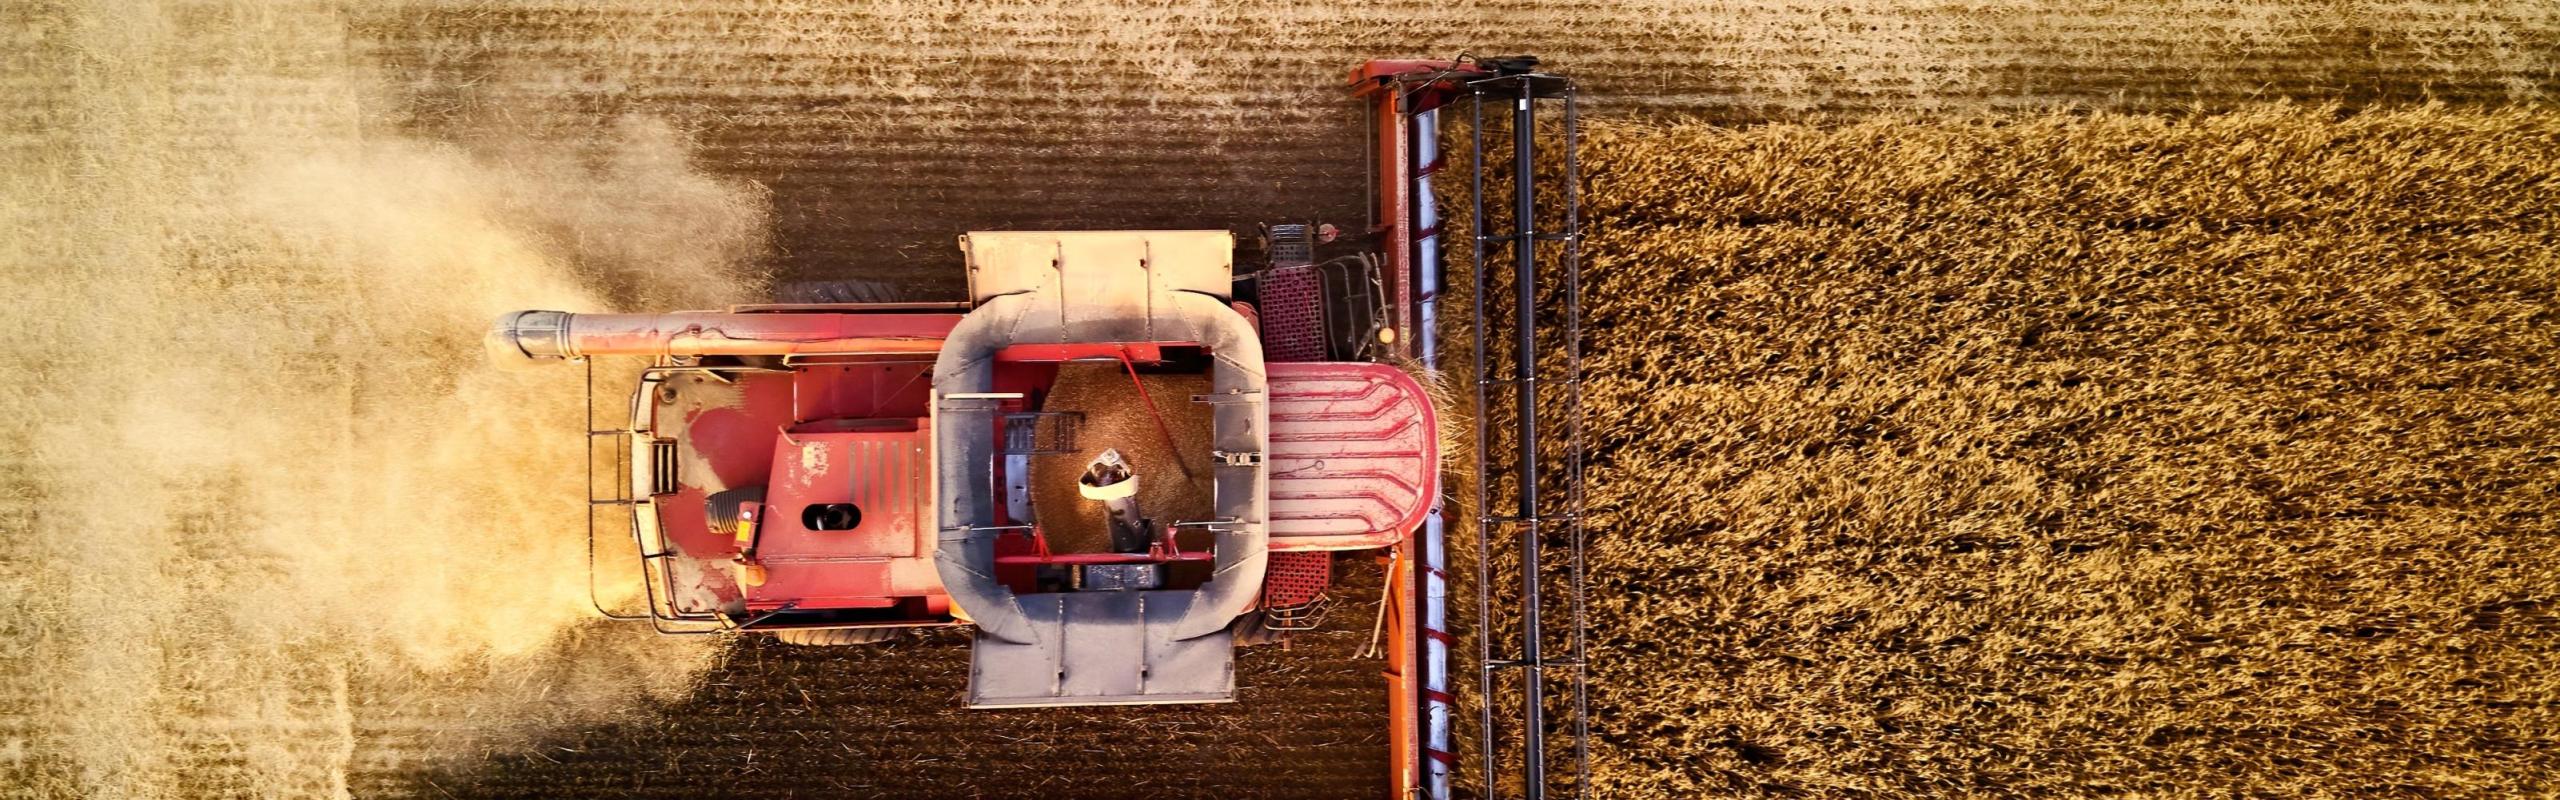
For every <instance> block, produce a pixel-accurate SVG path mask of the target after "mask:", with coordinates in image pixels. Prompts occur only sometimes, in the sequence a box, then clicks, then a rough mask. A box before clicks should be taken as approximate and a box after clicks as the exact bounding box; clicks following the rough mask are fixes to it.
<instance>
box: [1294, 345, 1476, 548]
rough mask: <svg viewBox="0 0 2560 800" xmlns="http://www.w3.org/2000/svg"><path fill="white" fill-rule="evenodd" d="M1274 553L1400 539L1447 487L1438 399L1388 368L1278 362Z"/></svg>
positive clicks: (1368, 545)
mask: <svg viewBox="0 0 2560 800" xmlns="http://www.w3.org/2000/svg"><path fill="white" fill-rule="evenodd" d="M1267 366H1268V368H1269V370H1270V374H1271V452H1270V454H1269V459H1270V464H1271V549H1273V550H1354V549H1367V548H1373V547H1383V546H1386V545H1391V544H1394V543H1396V542H1398V541H1400V540H1402V539H1403V538H1404V535H1405V534H1406V533H1407V532H1409V531H1411V530H1413V528H1414V526H1416V525H1420V524H1421V523H1422V518H1423V514H1424V513H1425V512H1427V511H1428V510H1429V509H1430V506H1431V498H1432V497H1434V496H1436V495H1437V494H1439V491H1440V441H1439V435H1438V431H1437V430H1436V426H1437V424H1438V420H1437V418H1436V417H1435V416H1434V415H1433V411H1432V409H1431V402H1430V397H1429V395H1427V394H1425V393H1424V392H1423V389H1422V384H1421V383H1420V382H1417V381H1415V380H1414V379H1413V376H1411V375H1407V374H1405V373H1404V371H1403V370H1401V369H1397V368H1395V367H1394V366H1390V365H1386V364H1365V363H1332V362H1316V363H1296V364H1290V363H1275V364H1269V365H1267Z"/></svg>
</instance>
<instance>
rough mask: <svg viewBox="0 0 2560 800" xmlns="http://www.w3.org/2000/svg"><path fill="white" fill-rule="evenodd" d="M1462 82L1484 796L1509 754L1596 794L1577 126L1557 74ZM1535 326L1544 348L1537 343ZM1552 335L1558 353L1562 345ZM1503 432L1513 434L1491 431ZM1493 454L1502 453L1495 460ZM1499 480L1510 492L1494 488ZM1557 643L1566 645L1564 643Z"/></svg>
mask: <svg viewBox="0 0 2560 800" xmlns="http://www.w3.org/2000/svg"><path fill="white" fill-rule="evenodd" d="M1467 87H1468V89H1470V90H1471V92H1472V99H1473V102H1472V104H1471V108H1472V111H1473V119H1472V122H1473V124H1472V126H1471V127H1470V130H1469V134H1468V135H1469V136H1470V137H1471V142H1472V144H1473V147H1472V148H1470V158H1471V159H1472V161H1473V164H1472V165H1471V166H1472V167H1473V172H1472V180H1473V185H1472V187H1471V191H1470V199H1471V201H1472V203H1471V208H1470V212H1471V215H1472V216H1471V220H1472V224H1471V225H1470V227H1469V231H1470V232H1471V233H1473V234H1474V236H1473V242H1472V244H1473V252H1474V256H1475V258H1474V260H1473V262H1472V263H1473V265H1474V267H1475V270H1474V271H1475V276H1474V277H1475V292H1476V293H1475V298H1474V299H1475V302H1474V303H1473V304H1472V305H1473V306H1474V307H1475V320H1474V322H1475V337H1474V339H1475V342H1474V345H1475V367H1474V369H1475V373H1476V374H1475V386H1474V388H1475V406H1474V412H1475V419H1476V422H1477V424H1476V426H1475V429H1476V448H1475V467H1476V503H1475V509H1474V510H1475V512H1476V540H1477V544H1478V547H1479V554H1478V557H1477V559H1476V586H1475V589H1476V625H1477V628H1476V641H1477V655H1478V660H1479V662H1480V666H1481V672H1480V678H1479V681H1480V685H1479V690H1480V691H1482V692H1483V695H1482V697H1483V701H1484V702H1483V706H1482V709H1481V712H1480V718H1479V720H1478V722H1479V724H1480V726H1481V727H1480V729H1479V732H1478V735H1479V737H1480V741H1479V742H1478V744H1479V745H1480V746H1481V747H1482V748H1483V750H1482V752H1481V753H1480V761H1481V767H1482V772H1483V774H1482V776H1481V777H1482V779H1483V781H1484V783H1483V791H1484V796H1485V797H1488V798H1499V797H1506V796H1512V795H1509V794H1508V793H1506V792H1505V791H1504V786H1503V782H1502V781H1501V780H1499V779H1500V777H1501V776H1500V775H1499V774H1498V773H1499V772H1500V771H1501V770H1502V769H1503V767H1504V765H1505V764H1506V763H1516V764H1517V768H1518V770H1519V778H1520V782H1519V787H1520V788H1519V791H1518V794H1517V795H1516V796H1517V797H1519V798H1522V800H1543V799H1544V798H1548V797H1587V796H1589V794H1590V735H1591V722H1590V710H1589V709H1590V704H1589V685H1588V681H1587V675H1586V671H1585V663H1586V662H1585V654H1586V648H1585V644H1586V640H1587V639H1588V636H1587V628H1588V625H1587V623H1586V613H1585V607H1584V601H1583V586H1584V567H1583V554H1582V551H1583V527H1582V519H1583V517H1582V512H1583V488H1582V486H1583V484H1582V478H1583V475H1582V468H1583V456H1584V452H1583V447H1584V445H1583V425H1584V420H1583V417H1584V413H1583V405H1582V282H1581V258H1580V256H1581V241H1582V240H1581V228H1580V225H1581V212H1580V208H1579V206H1580V202H1581V197H1580V194H1579V190H1578V187H1577V182H1578V180H1579V178H1580V175H1579V173H1578V171H1577V168H1576V166H1575V163H1574V150H1575V146H1576V145H1577V144H1578V139H1579V136H1580V132H1579V129H1578V122H1579V120H1578V119H1577V116H1576V115H1577V109H1576V106H1575V101H1574V86H1573V82H1572V81H1571V80H1569V79H1567V78H1564V77H1561V76H1556V75H1548V74H1543V73H1535V72H1530V73H1525V74H1504V75H1498V76H1493V77H1485V78H1480V79H1476V80H1473V81H1470V82H1468V84H1467ZM1488 100H1491V101H1493V102H1495V103H1497V104H1500V105H1502V106H1508V109H1507V110H1508V111H1509V112H1510V124H1509V126H1508V132H1509V133H1510V134H1511V135H1510V137H1509V139H1510V142H1509V152H1508V155H1509V156H1510V162H1511V165H1510V170H1511V174H1512V176H1513V180H1512V189H1511V198H1510V200H1511V203H1510V208H1509V209H1508V211H1509V217H1510V219H1509V224H1508V227H1509V230H1506V231H1501V232H1496V231H1493V230H1489V229H1488V228H1487V226H1488V225H1489V224H1496V223H1497V222H1498V221H1497V220H1495V219H1493V218H1492V217H1489V216H1488V215H1487V214H1486V206H1485V164H1486V155H1487V153H1486V150H1485V133H1486V128H1485V106H1486V104H1487V101H1488ZM1550 105H1551V106H1559V107H1560V109H1559V110H1560V111H1561V113H1562V115H1563V117H1562V120H1561V125H1559V126H1555V127H1554V128H1551V129H1550V130H1548V131H1546V132H1544V133H1543V134H1542V132H1541V131H1540V130H1539V128H1538V113H1539V109H1540V107H1541V106H1550ZM1542 138H1544V139H1549V140H1551V141H1550V144H1561V147H1560V148H1559V149H1560V150H1561V151H1562V153H1563V157H1562V162H1561V164H1560V166H1561V169H1560V170H1556V171H1554V172H1551V173H1549V174H1548V175H1547V180H1548V181H1556V182H1561V183H1562V186H1561V187H1560V188H1561V190H1562V191H1561V193H1560V194H1561V198H1562V200H1561V203H1558V202H1557V199H1556V198H1557V195H1558V193H1557V192H1554V191H1549V192H1546V193H1544V196H1542V193H1541V191H1540V189H1541V188H1542V187H1541V185H1540V184H1541V183H1542V182H1545V181H1542V180H1540V175H1539V172H1538V167H1539V160H1538V159H1539V154H1538V145H1539V141H1540V139H1542ZM1552 140H1560V141H1552ZM1550 188H1553V187H1550ZM1542 220H1543V221H1544V222H1545V223H1546V224H1547V225H1548V227H1547V228H1545V229H1541V227H1540V225H1541V222H1542ZM1541 245H1547V246H1546V247H1543V248H1542V247H1541ZM1489 257H1490V260H1489ZM1542 262H1543V263H1542ZM1501 272H1507V273H1508V275H1509V285H1508V286H1507V287H1502V286H1500V285H1499V284H1497V282H1496V281H1495V280H1494V278H1495V276H1496V274H1497V273H1501ZM1500 288H1507V289H1508V290H1509V295H1510V297H1509V298H1508V303H1507V306H1508V307H1507V308H1506V309H1504V310H1505V311H1507V312H1508V313H1507V314H1505V315H1499V316H1497V315H1489V314H1488V312H1487V309H1488V308H1490V307H1494V306H1496V305H1498V303H1497V301H1496V299H1495V297H1493V295H1492V293H1493V292H1495V291H1497V290H1498V289H1500ZM1506 317H1507V318H1506ZM1542 333H1543V334H1545V336H1544V337H1543V338H1544V342H1545V344H1547V345H1548V348H1547V349H1546V350H1545V351H1543V352H1542V351H1541V348H1540V344H1541V339H1542V337H1541V334H1542ZM1559 335H1560V336H1561V338H1562V339H1563V342H1562V343H1561V344H1562V345H1563V346H1562V347H1560V348H1558V347H1555V346H1554V345H1556V344H1557V342H1556V341H1555V339H1556V338H1557V337H1558V336H1559ZM1497 336H1503V337H1507V338H1508V339H1509V343H1510V346H1511V350H1512V353H1511V354H1510V357H1509V358H1507V359H1501V360H1503V361H1505V362H1507V363H1501V364H1497V363H1495V360H1496V358H1497V357H1498V355H1499V354H1498V353H1497V352H1496V351H1494V350H1493V348H1491V347H1489V346H1488V343H1489V342H1490V341H1492V340H1494V339H1495V338H1496V337H1497ZM1504 394H1508V395H1509V396H1508V397H1507V398H1506V397H1502V396H1501V395H1504ZM1502 400H1509V401H1510V402H1509V404H1508V405H1509V406H1510V409H1509V410H1508V412H1507V413H1505V412H1502V411H1499V410H1498V407H1497V405H1495V404H1496V403H1498V402H1500V401H1502ZM1542 406H1543V409H1542ZM1542 411H1544V412H1546V413H1543V414H1542ZM1558 412H1560V413H1558ZM1497 420H1499V422H1497ZM1497 425H1499V427H1501V429H1502V430H1503V431H1504V432H1505V433H1506V434H1507V438H1508V441H1501V440H1498V439H1497V438H1496V437H1495V435H1494V432H1493V429H1495V428H1496V427H1497ZM1496 447H1503V448H1504V449H1505V450H1507V451H1509V452H1508V453H1507V454H1497V453H1495V452H1494V449H1495V448H1496ZM1498 484H1499V485H1500V486H1498ZM1504 487H1507V491H1497V489H1498V488H1504ZM1506 556H1507V559H1505V560H1507V561H1508V565H1516V569H1517V570H1518V572H1519V574H1518V576H1517V581H1518V584H1517V585H1518V590H1519V596H1518V597H1517V600H1518V603H1517V606H1516V607H1506V605H1507V604H1502V603H1497V602H1496V601H1495V599H1494V594H1495V592H1494V589H1493V586H1492V583H1493V581H1495V580H1496V579H1497V578H1498V577H1508V576H1501V575H1498V574H1497V570H1496V565H1495V562H1496V560H1497V559H1498V558H1504V557H1506ZM1508 565H1507V566H1508ZM1559 594H1561V595H1562V596H1561V597H1559V596H1558V595H1559ZM1550 605H1552V606H1554V609H1551V608H1550ZM1550 610H1562V611H1564V612H1566V614H1565V616H1566V617H1567V618H1566V619H1564V620H1557V619H1554V618H1552V617H1551V616H1550V615H1549V613H1548V612H1549V611H1550ZM1559 623H1562V624H1559ZM1497 640H1501V644H1499V645H1498V644H1497ZM1557 645H1562V646H1563V647H1562V650H1563V652H1561V653H1558V652H1557V651H1556V646H1557ZM1498 651H1499V652H1498ZM1507 676H1516V677H1510V678H1509V679H1506V677H1507ZM1551 693H1552V694H1551ZM1551 711H1553V712H1557V713H1552V714H1551V713H1550V712H1551Z"/></svg>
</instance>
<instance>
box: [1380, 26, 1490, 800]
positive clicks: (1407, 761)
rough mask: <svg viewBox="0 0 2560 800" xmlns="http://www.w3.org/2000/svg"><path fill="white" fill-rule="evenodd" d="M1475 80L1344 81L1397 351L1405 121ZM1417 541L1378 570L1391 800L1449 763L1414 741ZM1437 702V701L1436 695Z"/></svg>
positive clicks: (1390, 71)
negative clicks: (1361, 125) (1364, 156)
mask: <svg viewBox="0 0 2560 800" xmlns="http://www.w3.org/2000/svg"><path fill="white" fill-rule="evenodd" d="M1480 74H1483V70H1482V69H1480V68H1478V67H1476V66H1475V65H1473V64H1469V63H1463V62H1458V61H1437V60H1419V59H1381V60H1374V61H1368V62H1365V63H1362V64H1361V65H1360V66H1359V67H1357V68H1355V69H1353V70H1352V71H1351V80H1350V84H1351V91H1352V93H1353V94H1354V95H1355V96H1357V97H1359V98H1360V101H1361V102H1362V103H1363V104H1365V105H1366V107H1367V108H1368V109H1369V112H1370V113H1369V116H1370V122H1371V125H1372V128H1371V130H1370V136H1371V139H1370V143H1369V146H1370V147H1371V148H1372V151H1371V154H1370V163H1371V164H1373V165H1375V167H1374V170H1373V171H1372V173H1371V175H1370V178H1371V180H1372V181H1373V182H1374V183H1373V185H1372V186H1371V190H1372V191H1374V192H1375V193H1376V198H1377V206H1376V208H1375V211H1376V213H1377V217H1376V219H1375V220H1374V225H1375V227H1374V228H1372V230H1371V232H1372V233H1374V234H1376V235H1378V237H1379V239H1380V241H1381V242H1382V244H1381V245H1380V247H1381V249H1382V250H1383V251H1384V254H1385V256H1386V261H1387V265H1388V268H1387V269H1386V270H1384V272H1385V274H1384V275H1383V276H1381V277H1382V279H1383V281H1384V282H1385V283H1387V284H1388V285H1387V287H1386V289H1387V296H1388V297H1389V298H1391V299H1392V303H1391V306H1392V307H1391V308H1390V310H1389V312H1388V319H1389V320H1390V322H1391V324H1392V326H1393V327H1394V328H1395V329H1396V333H1397V334H1398V335H1397V337H1396V338H1397V341H1399V342H1401V343H1403V347H1405V348H1406V349H1407V350H1408V351H1410V350H1411V349H1412V348H1413V347H1415V346H1416V344H1415V343H1416V342H1418V335H1428V334H1427V333H1425V332H1421V331H1417V330H1416V327H1417V322H1418V320H1417V311H1416V308H1417V305H1416V304H1417V301H1418V300H1420V299H1421V298H1419V297H1417V296H1416V292H1415V286H1414V283H1415V280H1414V276H1415V272H1414V270H1415V268H1416V266H1417V265H1416V263H1415V262H1416V260H1417V255H1416V247H1415V240H1416V239H1417V238H1418V237H1420V236H1427V235H1429V234H1430V233H1431V232H1429V231H1418V230H1415V229H1414V224H1413V222H1414V219H1415V215H1414V212H1415V208H1416V204H1417V203H1427V202H1430V198H1417V197H1414V196H1413V195H1414V191H1413V190H1414V178H1415V176H1417V175H1418V174H1419V171H1420V170H1424V169H1429V168H1434V167H1435V166H1436V165H1423V164H1415V163H1413V162H1414V142H1413V136H1414V133H1413V127H1412V117H1411V116H1410V114H1412V113H1413V112H1414V111H1417V110H1427V109H1430V108H1436V107H1438V106H1440V105H1442V104H1444V103H1446V102H1447V100H1448V99H1449V97H1450V96H1451V95H1452V94H1453V93H1454V92H1456V91H1457V90H1458V89H1459V88H1460V87H1459V82H1460V81H1462V80H1465V79H1467V78H1470V77H1474V76H1477V75H1480ZM1422 538H1423V537H1419V536H1406V537H1404V539H1403V540H1402V541H1399V542H1398V543H1397V544H1396V547H1395V549H1394V551H1393V552H1392V554H1391V555H1389V556H1387V558H1386V569H1387V598H1386V604H1387V611H1386V616H1387V619H1386V626H1387V669H1386V678H1387V714H1388V725H1389V727H1388V737H1389V739H1388V740H1389V742H1390V754H1389V762H1390V765H1391V768H1392V769H1393V771H1394V774H1393V777H1392V781H1393V783H1392V786H1393V790H1394V794H1393V796H1394V797H1398V798H1420V797H1425V796H1427V792H1428V791H1429V789H1430V787H1431V786H1432V783H1431V782H1430V781H1429V780H1428V778H1427V776H1426V769H1425V761H1426V760H1440V761H1442V762H1443V763H1444V764H1445V763H1446V762H1448V761H1449V760H1451V759H1452V756H1451V755H1450V754H1449V753H1446V752H1442V751H1438V750H1434V749H1431V748H1430V747H1429V746H1428V743H1427V742H1425V741H1423V725H1424V724H1425V719H1424V717H1425V710H1424V709H1425V704H1426V701H1427V700H1429V699H1430V698H1427V697H1426V696H1425V693H1426V692H1427V691H1429V690H1428V688H1427V687H1425V686H1424V685H1423V684H1424V682H1425V679H1424V674H1425V670H1426V669H1427V665H1426V664H1424V663H1423V657H1424V652H1425V650H1426V648H1425V647H1424V646H1423V640H1422V637H1424V636H1426V635H1439V636H1443V637H1445V636H1446V634H1445V633H1443V632H1440V631H1430V630H1425V629H1424V628H1425V626H1423V625H1422V624H1420V616H1421V614H1420V611H1421V598H1419V597H1417V596H1416V595H1417V589H1416V587H1418V586H1420V585H1421V582H1420V577H1421V569H1423V567H1422V566H1421V562H1422V560H1423V559H1422V557H1421V556H1422V548H1423V547H1425V546H1426V543H1424V542H1422V541H1420V540H1421V539H1422ZM1439 699H1441V700H1442V701H1444V702H1445V701H1446V700H1447V697H1446V696H1445V695H1442V696H1441V697H1440V698H1439Z"/></svg>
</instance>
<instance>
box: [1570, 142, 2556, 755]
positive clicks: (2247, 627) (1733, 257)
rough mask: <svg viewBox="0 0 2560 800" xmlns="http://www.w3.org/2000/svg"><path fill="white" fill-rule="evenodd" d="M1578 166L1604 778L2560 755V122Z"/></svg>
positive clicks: (1798, 150) (1629, 155)
mask: <svg viewBox="0 0 2560 800" xmlns="http://www.w3.org/2000/svg"><path fill="white" fill-rule="evenodd" d="M1581 154H1582V163H1583V168H1584V169H1585V175H1586V193H1585V195H1584V197H1585V198H1586V201H1587V206H1586V208H1587V212H1588V213H1589V215H1590V223H1589V227H1588V229H1587V230H1588V231H1589V234H1588V235H1589V239H1590V241H1589V246H1588V248H1587V249H1586V251H1585V252H1586V253H1588V254H1589V261H1588V265H1587V273H1586V275H1587V278H1588V279H1589V280H1590V282H1591V283H1590V286H1589V289H1588V292H1589V296H1590V297H1591V307H1590V317H1589V325H1590V335H1589V352H1590V356H1589V362H1588V374H1589V377H1590V380H1591V383H1590V388H1589V393H1590V395H1589V396H1590V400H1589V402H1590V404H1591V411H1592V414H1593V422H1592V429H1591V430H1592V431H1593V434H1592V435H1593V440H1592V441H1591V442H1590V443H1589V444H1590V446H1591V447H1592V448H1593V449H1592V453H1593V455H1592V459H1593V460H1592V462H1591V466H1590V470H1591V472H1590V476H1591V477H1590V481H1591V483H1590V486H1591V492H1592V495H1591V500H1590V502H1591V510H1592V513H1593V514H1594V521H1593V532H1592V537H1593V539H1592V542H1593V544H1592V550H1591V557H1592V564H1593V565H1592V570H1593V575H1594V576H1595V578H1594V580H1595V585H1594V587H1593V591H1592V602H1593V603H1594V604H1595V610H1594V615H1595V617H1594V620H1595V630H1596V631H1597V634H1596V635H1597V636H1598V637H1599V638H1598V640H1597V642H1596V643H1595V645H1594V655H1593V659H1594V661H1595V670H1596V673H1595V675H1596V676H1595V679H1594V683H1595V686H1596V689H1595V692H1596V694H1595V700H1594V704H1595V708H1596V709H1597V714H1598V719H1597V723H1596V724H1597V726H1598V728H1599V729H1600V730H1601V731H1603V733H1602V735H1601V742H1600V744H1599V746H1598V747H1597V748H1596V750H1595V752H1596V753H1597V755H1596V758H1597V760H1598V764H1597V765H1596V768H1597V775H1596V776H1595V779H1596V780H1597V781H1598V782H1599V783H1600V784H1601V785H1602V786H1603V787H1604V788H1605V789H1606V790H1607V791H1606V792H1605V794H1607V795H1608V796H1619V797H1694V796H1712V795H1728V794H1730V795H1738V796H1806V795H1811V796H1843V797H1848V796H1891V797H1929V796H1947V795H1973V794H1991V795H2004V796H2092V795H2144V796H2160V795H2176V796H2234V795H2267V796H2284V797H2376V796H2508V795H2538V794H2544V793H2548V792H2550V791H2553V790H2555V789H2560V786H2555V785H2554V784H2552V783H2551V782H2550V781H2551V780H2552V776H2553V775H2555V774H2560V760H2555V759H2560V755H2555V754H2560V679H2555V678H2554V677H2553V676H2554V675H2555V674H2560V673H2556V672H2555V670H2554V667H2555V666H2560V616H2554V614H2553V613H2552V610H2551V603H2552V602H2553V600H2552V587H2554V586H2555V585H2560V495H2556V494H2555V493H2554V492H2553V491H2552V487H2553V486H2555V485H2560V337H2555V336H2554V335H2553V330H2554V327H2553V323H2554V322H2560V216H2555V210H2560V161H2555V159H2554V158H2553V156H2554V155H2555V154H2560V114H2554V113H2551V112H2549V111H2547V110H2515V111H2503V112H2472V111H2458V110H2450V109H2445V108H2425V109H2412V110H2404V111H2387V112H2367V113H2347V112H2344V111H2341V110H2339V109H2337V108H2334V107H2326V108H2324V107H2275V108H2267V109H2256V110H2247V111H2242V112H2238V113H2232V114H2220V115H2208V116H2200V117H2190V118H2183V119H2161V118H2156V117H2145V116H2126V115H2118V114H2098V115H2094V116H2040V117H2028V118H1993V119H1980V120H1970V121H1954V122H1950V121H1944V120H1925V119H1919V118H1891V119H1883V120H1875V121H1867V122H1860V123H1857V124H1852V125H1846V126H1841V127H1829V128H1817V127H1807V126H1797V125H1772V126H1764V127H1757V128H1751V129H1747V130H1733V129H1728V128H1722V127H1716V126H1712V125H1706V124H1695V123H1692V124H1640V123H1622V124H1600V125H1594V126H1592V128H1591V130H1590V132H1589V138H1588V141H1587V143H1586V145H1585V146H1584V147H1583V149H1582V151H1581Z"/></svg>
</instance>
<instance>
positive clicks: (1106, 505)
mask: <svg viewBox="0 0 2560 800" xmlns="http://www.w3.org/2000/svg"><path fill="white" fill-rule="evenodd" d="M1076 492H1077V493H1078V494H1082V495H1084V499H1087V500H1093V501H1096V502H1100V503H1101V504H1102V508H1103V510H1104V511H1105V512H1106V513H1107V514H1108V515H1109V516H1110V519H1111V551H1112V552H1115V553H1144V552H1147V546H1148V545H1149V544H1150V543H1151V542H1149V541H1148V540H1149V538H1150V537H1149V536H1148V535H1147V525H1146V522H1145V521H1144V518H1142V517H1140V516H1138V476H1137V475H1136V474H1135V473H1132V472H1130V471H1129V462H1128V460H1126V459H1124V458H1121V456H1120V451H1119V450H1117V449H1105V450H1103V451H1102V455H1098V456H1094V457H1093V462H1092V463H1089V464H1086V465H1085V468H1084V477H1082V478H1079V479H1077V481H1076Z"/></svg>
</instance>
